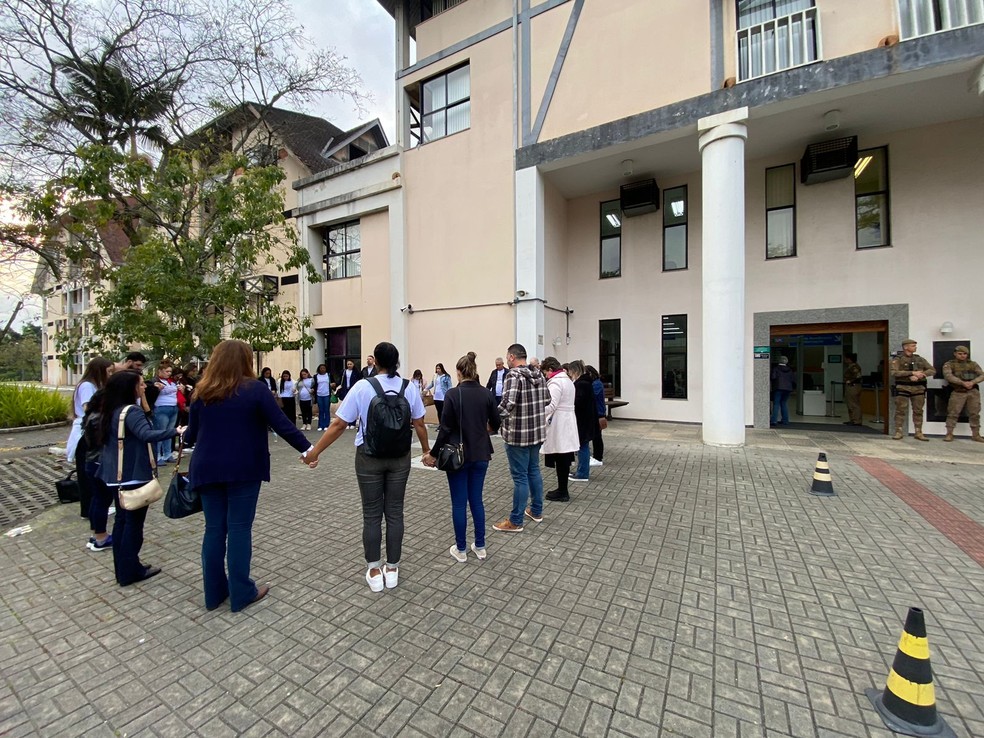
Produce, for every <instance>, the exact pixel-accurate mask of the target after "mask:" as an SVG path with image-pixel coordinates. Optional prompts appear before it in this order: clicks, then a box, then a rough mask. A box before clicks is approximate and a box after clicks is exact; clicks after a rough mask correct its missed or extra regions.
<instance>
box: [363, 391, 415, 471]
mask: <svg viewBox="0 0 984 738" xmlns="http://www.w3.org/2000/svg"><path fill="white" fill-rule="evenodd" d="M368 381H369V384H371V385H372V388H373V389H374V390H376V396H375V397H373V398H372V400H370V401H369V410H368V412H367V413H366V427H365V429H364V430H363V432H362V440H363V442H364V444H365V445H364V447H363V451H365V453H366V456H374V457H376V458H380V459H393V458H397V457H400V456H404V455H406V454H408V453H410V443H411V440H412V436H413V434H412V432H411V418H410V402H409V401H408V400H407V398H406V394H405V393H406V391H407V386H408V385H409V384H410V380H408V379H404V380H403V385H402V386H401V387H400V391H399V392H394V391H393V390H389V391H385V390H383V386H382V385H381V384H380V383H379V380H378V379H377V378H376V377H370V378H369V380H368Z"/></svg>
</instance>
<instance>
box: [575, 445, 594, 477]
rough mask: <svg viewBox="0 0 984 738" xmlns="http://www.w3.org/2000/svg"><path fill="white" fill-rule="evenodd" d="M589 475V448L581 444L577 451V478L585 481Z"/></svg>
mask: <svg viewBox="0 0 984 738" xmlns="http://www.w3.org/2000/svg"><path fill="white" fill-rule="evenodd" d="M590 473H591V446H590V444H588V443H582V444H581V448H579V449H578V450H577V474H576V476H577V478H578V479H587V478H588V475H589V474H590Z"/></svg>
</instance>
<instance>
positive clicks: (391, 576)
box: [383, 566, 400, 589]
mask: <svg viewBox="0 0 984 738" xmlns="http://www.w3.org/2000/svg"><path fill="white" fill-rule="evenodd" d="M383 579H384V580H385V581H386V589H393V587H395V586H396V585H397V584H398V583H399V580H400V569H399V567H397V568H396V569H390V568H389V567H388V566H384V567H383Z"/></svg>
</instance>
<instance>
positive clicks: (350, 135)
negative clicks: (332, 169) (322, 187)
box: [311, 118, 389, 174]
mask: <svg viewBox="0 0 984 738" xmlns="http://www.w3.org/2000/svg"><path fill="white" fill-rule="evenodd" d="M366 133H371V134H372V137H373V139H374V140H375V142H376V148H377V149H385V148H386V147H387V146H389V140H388V139H387V138H386V132H385V131H384V130H383V125H382V124H381V123H380V122H379V118H376V119H375V120H371V121H369V122H368V123H363V124H362V125H358V126H356V127H355V128H352V129H351V130H348V131H345V133H343V134H342V135H341V136H340V137H338V138H335V139H332V140H331V141H329V142H328V145H327V146H325V148H324V150H323V151H322V152H321V156H322V157H324V158H325V159H331V157H332V156H334V155H335V154H336V153H338V152H339V151H341V150H342V149H343V148H345V147H346V146H348V145H349V144H350V143H352V142H353V141H355V140H356V139H358V138H360V137H362V136H363V135H365V134H366ZM334 164H337V162H335V161H330V162H329V165H334ZM322 168H324V167H322ZM317 171H319V170H314V169H312V170H311V172H312V174H315V173H317Z"/></svg>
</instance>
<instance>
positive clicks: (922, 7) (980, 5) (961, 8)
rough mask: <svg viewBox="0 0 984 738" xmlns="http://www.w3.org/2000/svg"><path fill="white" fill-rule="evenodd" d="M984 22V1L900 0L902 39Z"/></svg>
mask: <svg viewBox="0 0 984 738" xmlns="http://www.w3.org/2000/svg"><path fill="white" fill-rule="evenodd" d="M977 23H984V0H899V27H900V30H901V32H902V38H903V39H907V38H916V37H918V36H926V35H929V34H930V33H937V32H939V31H952V30H953V29H954V28H963V27H964V26H973V25H975V24H977Z"/></svg>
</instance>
